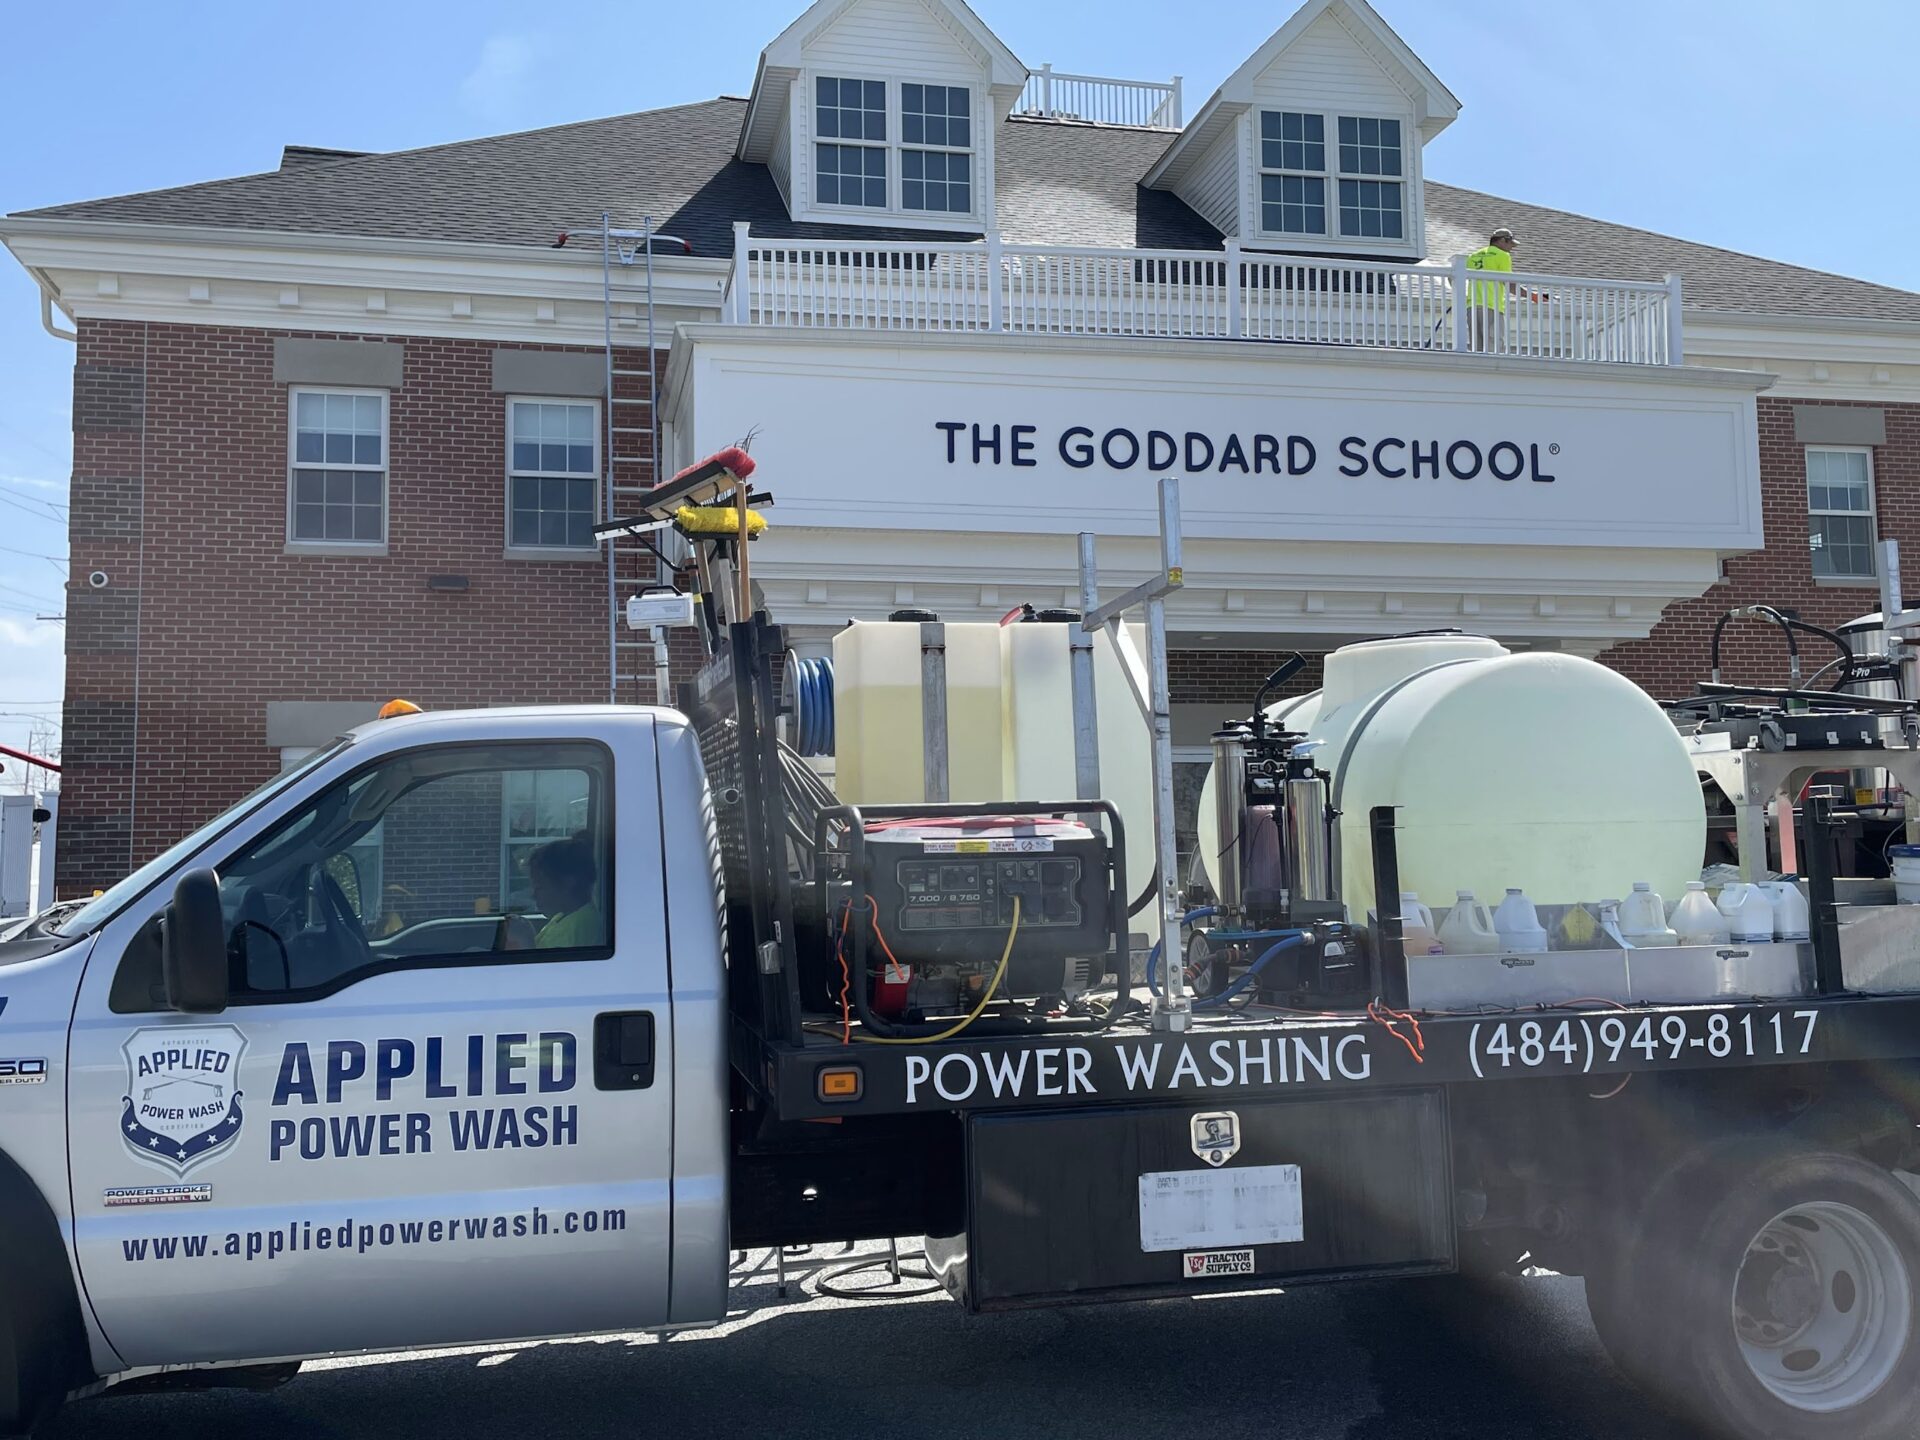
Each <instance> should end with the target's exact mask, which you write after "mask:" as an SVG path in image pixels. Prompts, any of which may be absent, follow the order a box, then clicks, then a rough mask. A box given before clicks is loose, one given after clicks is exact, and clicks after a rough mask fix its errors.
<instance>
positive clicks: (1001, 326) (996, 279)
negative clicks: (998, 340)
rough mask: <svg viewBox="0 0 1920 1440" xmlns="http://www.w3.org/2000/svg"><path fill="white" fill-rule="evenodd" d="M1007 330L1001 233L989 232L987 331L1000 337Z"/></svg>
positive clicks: (996, 231)
mask: <svg viewBox="0 0 1920 1440" xmlns="http://www.w3.org/2000/svg"><path fill="white" fill-rule="evenodd" d="M1006 328H1007V296H1006V272H1005V270H1003V269H1002V268H1001V264H1000V232H999V231H998V230H989V231H988V232H987V329H989V330H991V331H992V332H993V333H994V334H996V335H998V334H1000V333H1001V332H1002V331H1003V330H1005V329H1006Z"/></svg>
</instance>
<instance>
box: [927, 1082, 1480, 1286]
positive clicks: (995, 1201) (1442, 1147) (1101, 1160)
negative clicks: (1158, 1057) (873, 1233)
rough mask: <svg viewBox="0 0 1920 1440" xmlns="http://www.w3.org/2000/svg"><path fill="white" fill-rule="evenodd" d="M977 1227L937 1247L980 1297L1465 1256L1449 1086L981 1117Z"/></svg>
mask: <svg viewBox="0 0 1920 1440" xmlns="http://www.w3.org/2000/svg"><path fill="white" fill-rule="evenodd" d="M967 1184H968V1196H967V1200H968V1204H967V1214H968V1220H967V1228H966V1232H965V1233H964V1234H961V1235H956V1236H951V1237H947V1238H934V1237H929V1239H928V1242H927V1252H928V1255H929V1256H930V1257H931V1259H932V1261H933V1263H934V1266H935V1269H936V1270H937V1271H938V1272H939V1273H940V1275H941V1277H942V1279H943V1280H945V1282H946V1284H947V1287H948V1288H949V1289H950V1290H952V1291H953V1293H954V1295H955V1296H956V1297H957V1298H958V1299H960V1300H962V1301H963V1302H965V1303H966V1304H967V1305H968V1306H969V1307H970V1308H973V1309H996V1308H1006V1307H1011V1306H1017V1305H1028V1304H1037V1303H1042V1302H1047V1303H1058V1302H1060V1301H1062V1300H1073V1299H1088V1300H1092V1299H1103V1300H1105V1299H1120V1298H1124V1297H1128V1296H1141V1295H1151V1294H1156V1293H1178V1292H1184V1291H1191V1290H1195V1289H1220V1288H1234V1287H1245V1286H1249V1285H1271V1284H1275V1283H1278V1282H1283V1281H1284V1282H1289V1283H1292V1282H1299V1281H1303V1280H1307V1279H1334V1278H1338V1277H1342V1276H1352V1275H1362V1274H1418V1273H1430V1272H1436V1271H1445V1270H1449V1269H1451V1268H1452V1266H1453V1261H1454V1250H1453V1222H1452V1212H1451V1205H1450V1196H1451V1182H1450V1171H1449V1146H1448V1140H1447V1107H1446V1099H1445V1094H1444V1092H1443V1091H1441V1090H1437V1089H1430V1090H1419V1091H1400V1092H1390V1093H1378V1094H1367V1095H1353V1096H1341V1097H1337V1098H1328V1099H1301V1100H1279V1101H1258V1102H1246V1101H1242V1102H1240V1103H1237V1104H1235V1105H1233V1106H1232V1107H1231V1108H1227V1109H1210V1108H1204V1107H1202V1106H1195V1105H1180V1106H1170V1105H1155V1106H1128V1107H1114V1108H1102V1109H1097V1110H1096V1109H1078V1110H1072V1111H1049V1112H1042V1113H1026V1114H977V1115H974V1116H972V1117H970V1119H969V1121H968V1129H967Z"/></svg>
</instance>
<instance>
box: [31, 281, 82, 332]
mask: <svg viewBox="0 0 1920 1440" xmlns="http://www.w3.org/2000/svg"><path fill="white" fill-rule="evenodd" d="M33 278H34V281H35V283H36V284H38V285H39V286H40V328H41V329H42V330H44V331H46V332H47V333H48V334H49V335H51V336H53V338H54V339H56V340H66V341H70V342H71V341H75V340H78V339H79V338H80V335H79V332H78V331H75V330H62V329H61V328H60V327H59V326H58V325H55V324H54V323H53V291H51V290H49V289H48V288H47V284H46V282H45V281H44V280H41V279H40V277H39V276H38V275H36V276H34V277H33Z"/></svg>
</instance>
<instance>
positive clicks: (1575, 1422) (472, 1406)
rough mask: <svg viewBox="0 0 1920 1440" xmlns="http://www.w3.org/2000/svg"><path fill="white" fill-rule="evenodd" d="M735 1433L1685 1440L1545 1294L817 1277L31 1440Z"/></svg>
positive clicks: (67, 1426) (1577, 1295)
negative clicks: (963, 1288) (660, 1331)
mask: <svg viewBox="0 0 1920 1440" xmlns="http://www.w3.org/2000/svg"><path fill="white" fill-rule="evenodd" d="M835 1253H837V1251H836V1252H835ZM766 1258H767V1257H765V1256H756V1257H752V1261H753V1262H755V1263H757V1262H763V1261H764V1260H765V1259H766ZM887 1278H888V1277H887V1275H886V1274H885V1272H884V1271H880V1272H867V1273H865V1274H862V1275H856V1276H850V1277H848V1278H847V1279H846V1280H845V1281H844V1282H842V1284H843V1285H845V1286H870V1285H873V1284H876V1283H882V1282H885V1281H886V1280H887ZM503 1299H504V1297H503ZM754 1434H764V1435H767V1436H770V1437H776V1436H777V1437H779V1440H816V1437H817V1440H848V1437H850V1436H872V1435H903V1436H929V1437H948V1436H952V1437H968V1440H979V1437H987V1436H991V1437H994V1440H1018V1437H1026V1436H1032V1437H1045V1440H1077V1437H1098V1440H1127V1437H1134V1436H1156V1435H1167V1436H1188V1435H1204V1436H1205V1437H1206V1440H1233V1437H1240V1436H1249V1437H1251V1436H1258V1437H1262V1440H1273V1437H1283V1436H1284V1437H1287V1440H1335V1437H1339V1440H1685V1434H1684V1432H1683V1431H1681V1430H1680V1429H1677V1428H1676V1427H1675V1426H1674V1425H1673V1424H1672V1422H1670V1421H1666V1420H1664V1419H1661V1418H1659V1417H1657V1416H1656V1415H1654V1414H1652V1413H1650V1412H1649V1410H1648V1409H1647V1407H1646V1405H1645V1404H1644V1402H1642V1400H1641V1399H1640V1397H1639V1396H1638V1395H1637V1394H1636V1393H1635V1392H1634V1391H1633V1389H1632V1388H1631V1387H1629V1386H1628V1385H1627V1383H1626V1382H1625V1381H1624V1380H1623V1379H1621V1378H1620V1376H1619V1374H1618V1372H1616V1371H1615V1370H1614V1369H1613V1367H1612V1365H1611V1364H1610V1363H1609V1362H1608V1360H1607V1357H1606V1354H1605V1352H1604V1351H1602V1349H1601V1348H1600V1343H1599V1341H1598V1340H1597V1339H1596V1338H1595V1336H1594V1333H1593V1327H1592V1326H1591V1325H1590V1324H1589V1323H1588V1320H1587V1310H1586V1300H1585V1292H1584V1289H1583V1287H1582V1283H1581V1282H1580V1281H1579V1280H1577V1279H1569V1278H1566V1277H1562V1276H1541V1277H1537V1278H1528V1279H1512V1280H1501V1281H1496V1282H1492V1283H1490V1284H1470V1283H1468V1282H1466V1281H1462V1280H1452V1279H1448V1280H1424V1281H1377V1282H1366V1283H1360V1284H1344V1285H1334V1286H1325V1287H1311V1286H1309V1287H1303V1288H1301V1289H1297V1290H1291V1291H1285V1292H1282V1291H1264V1292H1260V1293H1255V1294H1244V1295H1234V1296H1218V1297H1210V1298H1207V1299H1199V1300H1166V1301H1151V1302H1144V1303H1137V1304H1129V1305H1089V1306H1082V1307H1076V1308H1073V1309H1065V1310H1043V1311H1030V1312H1022V1313H1017V1314H1010V1315H994V1316H969V1315H966V1314H964V1313H963V1312H962V1311H961V1309H960V1307H959V1306H957V1305H955V1304H953V1303H952V1302H950V1301H948V1300H946V1299H945V1298H944V1297H940V1296H922V1297H920V1298H913V1299H894V1298H888V1299H864V1300H843V1299H836V1298H833V1297H831V1296H828V1295H825V1294H822V1293H820V1292H819V1288H818V1278H817V1277H814V1278H812V1279H806V1280H801V1281H798V1282H796V1283H795V1284H794V1286H793V1287H792V1289H791V1290H790V1293H789V1295H788V1296H787V1298H785V1299H782V1298H780V1297H779V1296H778V1294H777V1293H776V1286H775V1284H774V1282H773V1276H772V1271H771V1268H770V1267H768V1266H765V1265H764V1264H763V1265H762V1268H761V1269H760V1270H759V1271H758V1273H755V1274H753V1275H751V1276H750V1277H747V1278H745V1279H744V1280H742V1281H739V1282H738V1283H736V1287H735V1290H734V1299H733V1313H732V1314H731V1315H730V1316H729V1318H728V1320H727V1321H726V1323H725V1324H724V1325H722V1326H720V1327H718V1328H717V1329H715V1330H705V1331H695V1332H686V1333H682V1334H677V1335H673V1336H671V1337H667V1338H664V1339H663V1338H661V1337H658V1336H654V1335H626V1336H619V1337H614V1338H599V1339H593V1340H573V1341H556V1342H548V1343H543V1344H538V1345H522V1346H512V1347H490V1348H484V1349H467V1350H458V1351H446V1350H442V1351H419V1352H413V1353H409V1354H401V1355H378V1356H356V1357H352V1358H343V1359H339V1360H328V1361H319V1362H314V1363H311V1364H309V1365H308V1366H307V1367H306V1369H305V1370H304V1371H303V1372H302V1373H301V1374H300V1375H299V1376H298V1377H297V1378H296V1379H294V1380H293V1381H292V1382H291V1383H289V1384H287V1385H286V1386H284V1387H282V1388H281V1389H278V1390H275V1391H273V1392H271V1393H268V1394H251V1393H244V1392H231V1391H219V1392H209V1393H191V1394H177V1395H137V1396H126V1397H113V1396H107V1397H102V1398H99V1399H94V1400H88V1401H83V1402H81V1403H79V1404H76V1405H74V1406H72V1407H70V1408H69V1409H68V1410H67V1411H65V1412H64V1413H63V1414H62V1415H61V1416H60V1417H59V1418H58V1419H57V1420H56V1421H55V1422H54V1424H53V1426H52V1428H51V1430H50V1433H49V1437H48V1440H120V1437H124V1436H127V1435H139V1436H140V1437H141V1440H175V1437H178V1440H240V1437H247V1440H253V1437H258V1436H263V1435H270V1436H274V1437H276V1440H281V1437H285V1440H306V1437H314V1440H318V1437H342V1440H346V1437H352V1440H405V1437H416V1436H418V1437H429V1436H431V1437H436V1440H438V1437H444V1436H449V1435H452V1436H459V1437H462V1440H490V1437H496V1436H497V1437H502V1440H506V1437H511V1440H534V1437H543V1436H556V1437H558V1436H564V1437H568V1440H635V1437H642V1436H644V1437H654V1436H660V1437H675V1440H679V1437H703V1436H728V1437H744V1436H751V1435H754Z"/></svg>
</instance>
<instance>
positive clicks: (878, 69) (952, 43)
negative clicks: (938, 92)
mask: <svg viewBox="0 0 1920 1440" xmlns="http://www.w3.org/2000/svg"><path fill="white" fill-rule="evenodd" d="M800 54H801V57H802V60H801V63H802V64H803V65H804V66H806V67H807V68H809V69H816V70H817V69H834V68H838V69H843V70H846V71H848V72H850V73H852V74H855V75H900V76H906V77H908V78H911V79H916V80H920V79H925V80H957V79H968V80H975V81H983V80H985V79H986V77H987V66H988V60H987V55H986V52H985V50H984V49H983V48H982V47H981V46H980V45H979V44H978V43H977V42H976V41H974V40H973V39H972V37H970V36H967V35H966V34H965V32H964V31H963V30H960V29H959V28H958V27H956V26H954V25H953V24H952V23H951V22H950V21H945V20H943V19H942V18H936V17H935V15H934V12H933V11H932V10H931V9H929V8H928V7H927V5H926V4H925V3H924V0H853V3H851V4H849V5H847V6H846V7H845V8H843V9H842V10H841V11H840V12H839V13H838V14H837V15H835V16H833V17H832V18H831V19H830V20H828V21H827V23H826V24H825V25H823V26H821V27H820V28H819V29H818V30H817V31H816V32H815V33H813V34H811V35H808V36H806V37H805V38H803V39H802V41H801V44H800Z"/></svg>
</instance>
